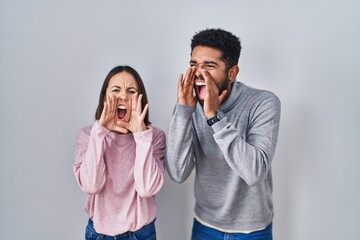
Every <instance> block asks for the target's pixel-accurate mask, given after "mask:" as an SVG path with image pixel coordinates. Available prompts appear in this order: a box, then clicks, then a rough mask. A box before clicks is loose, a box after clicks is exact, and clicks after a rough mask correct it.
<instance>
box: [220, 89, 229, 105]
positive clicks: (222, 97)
mask: <svg viewBox="0 0 360 240" xmlns="http://www.w3.org/2000/svg"><path fill="white" fill-rule="evenodd" d="M226 93H227V90H223V91H222V92H221V94H220V96H219V103H222V100H223V99H224V97H225V95H226Z"/></svg>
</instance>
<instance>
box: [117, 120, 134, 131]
mask: <svg viewBox="0 0 360 240" xmlns="http://www.w3.org/2000/svg"><path fill="white" fill-rule="evenodd" d="M114 130H115V131H118V132H121V133H128V132H129V130H130V124H129V123H128V122H123V121H116V122H115V126H114Z"/></svg>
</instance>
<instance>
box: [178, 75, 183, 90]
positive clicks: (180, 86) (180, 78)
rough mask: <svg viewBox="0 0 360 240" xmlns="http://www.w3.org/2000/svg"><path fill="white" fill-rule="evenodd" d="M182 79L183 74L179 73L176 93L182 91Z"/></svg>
mask: <svg viewBox="0 0 360 240" xmlns="http://www.w3.org/2000/svg"><path fill="white" fill-rule="evenodd" d="M183 77H184V76H183V74H182V73H180V76H179V78H178V91H179V90H182V89H183V81H184V78H183Z"/></svg>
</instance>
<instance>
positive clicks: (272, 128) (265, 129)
mask: <svg viewBox="0 0 360 240" xmlns="http://www.w3.org/2000/svg"><path fill="white" fill-rule="evenodd" d="M225 119H226V118H225ZM225 119H224V120H225ZM279 121H280V100H279V99H278V98H277V97H276V96H273V97H269V98H266V99H263V100H262V101H261V102H259V103H257V105H254V106H253V109H252V114H251V115H250V116H249V126H248V131H247V134H246V139H243V138H242V137H241V136H240V134H239V130H238V129H236V128H235V127H234V124H232V123H227V122H226V120H225V121H220V122H218V123H216V124H214V125H213V129H214V131H215V134H214V139H215V141H216V142H217V143H218V145H219V147H220V149H221V151H222V152H223V154H224V157H225V159H226V161H227V163H228V164H229V166H230V167H231V168H232V169H233V170H234V171H235V172H236V173H237V174H238V175H239V176H240V177H241V178H242V179H244V181H245V182H246V183H247V184H248V185H250V186H253V185H256V184H258V183H259V182H261V181H263V180H264V179H265V177H266V175H267V173H268V171H269V169H270V167H271V161H272V159H273V156H274V153H275V147H276V142H277V137H278V131H279Z"/></svg>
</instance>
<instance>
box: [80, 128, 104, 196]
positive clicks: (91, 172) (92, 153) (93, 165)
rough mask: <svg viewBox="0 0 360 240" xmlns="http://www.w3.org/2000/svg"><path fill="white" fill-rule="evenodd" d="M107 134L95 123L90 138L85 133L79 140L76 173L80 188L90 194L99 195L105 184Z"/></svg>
mask: <svg viewBox="0 0 360 240" xmlns="http://www.w3.org/2000/svg"><path fill="white" fill-rule="evenodd" d="M107 133H108V130H106V129H104V128H103V127H101V126H100V125H98V124H97V123H95V124H94V126H93V128H92V129H91V132H90V136H86V134H85V133H83V134H79V136H78V139H77V145H76V156H75V164H74V173H75V176H76V178H77V181H78V183H79V186H80V188H81V189H82V190H83V191H84V192H87V193H89V194H96V193H98V192H99V191H100V190H101V189H102V187H103V186H104V184H105V180H106V174H105V169H106V166H105V162H104V158H103V155H104V152H103V141H104V138H105V136H106V134H107Z"/></svg>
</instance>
